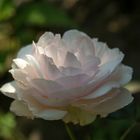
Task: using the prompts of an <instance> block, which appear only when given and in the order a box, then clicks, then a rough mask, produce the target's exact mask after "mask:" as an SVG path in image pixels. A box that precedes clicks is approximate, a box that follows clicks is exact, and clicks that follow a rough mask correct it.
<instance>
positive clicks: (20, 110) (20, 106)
mask: <svg viewBox="0 0 140 140" xmlns="http://www.w3.org/2000/svg"><path fill="white" fill-rule="evenodd" d="M10 110H11V111H12V112H14V113H15V114H16V115H18V116H26V117H29V118H33V114H32V112H31V111H30V110H29V108H28V106H27V104H26V103H24V102H23V101H18V100H14V101H13V102H12V104H11V107H10Z"/></svg>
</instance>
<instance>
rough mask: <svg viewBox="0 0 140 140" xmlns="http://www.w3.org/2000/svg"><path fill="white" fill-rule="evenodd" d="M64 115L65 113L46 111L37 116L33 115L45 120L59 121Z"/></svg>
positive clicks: (52, 110) (53, 110)
mask: <svg viewBox="0 0 140 140" xmlns="http://www.w3.org/2000/svg"><path fill="white" fill-rule="evenodd" d="M66 113H67V112H66V111H61V110H55V109H46V110H44V111H41V112H39V113H38V114H35V116H36V117H39V118H43V119H45V120H59V119H62V118H63V117H64V116H65V114H66Z"/></svg>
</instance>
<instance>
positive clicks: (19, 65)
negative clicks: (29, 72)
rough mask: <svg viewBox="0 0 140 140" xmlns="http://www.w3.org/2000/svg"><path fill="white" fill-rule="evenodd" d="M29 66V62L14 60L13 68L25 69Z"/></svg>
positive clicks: (19, 59)
mask: <svg viewBox="0 0 140 140" xmlns="http://www.w3.org/2000/svg"><path fill="white" fill-rule="evenodd" d="M27 65H29V63H28V62H27V61H25V60H24V59H21V58H16V59H13V68H18V69H24V68H26V67H27Z"/></svg>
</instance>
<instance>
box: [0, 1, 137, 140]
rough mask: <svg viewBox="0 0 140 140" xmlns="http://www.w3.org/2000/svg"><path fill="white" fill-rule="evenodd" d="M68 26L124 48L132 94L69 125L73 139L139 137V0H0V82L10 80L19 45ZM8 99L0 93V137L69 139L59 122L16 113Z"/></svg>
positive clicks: (7, 139) (132, 139)
mask: <svg viewBox="0 0 140 140" xmlns="http://www.w3.org/2000/svg"><path fill="white" fill-rule="evenodd" d="M73 28H76V29H79V30H81V31H83V32H86V33H87V34H89V35H90V36H91V37H96V38H99V40H100V41H103V42H107V44H108V45H109V47H110V48H115V47H117V48H119V49H120V50H121V51H122V52H124V53H125V59H124V61H123V63H124V64H127V65H129V66H131V67H133V68H134V75H133V80H132V82H130V83H129V84H128V85H126V87H127V88H128V89H129V90H130V91H131V92H132V93H133V95H134V96H135V100H134V102H133V103H131V104H130V105H129V106H127V107H125V108H123V109H121V110H119V111H117V112H115V113H112V114H110V115H109V116H108V117H107V118H104V119H100V118H98V119H97V120H96V121H95V122H93V124H92V125H89V126H85V127H80V126H78V125H76V126H73V125H72V124H69V127H70V128H71V129H72V130H73V132H74V134H75V136H76V137H77V140H140V123H139V122H140V95H139V92H140V64H139V63H140V0H0V86H1V85H2V84H4V83H6V82H9V81H11V80H12V77H11V75H10V74H9V73H8V70H9V69H10V66H11V62H12V59H13V58H15V57H16V54H17V51H18V50H19V49H20V48H21V47H22V46H25V45H27V44H30V43H32V41H33V40H34V41H35V42H36V41H37V40H38V38H39V36H40V35H41V34H42V33H44V32H45V31H52V32H54V33H61V34H63V33H64V32H65V31H66V30H69V29H73ZM11 101H12V100H11V99H10V98H8V97H5V96H4V95H2V94H0V140H70V139H69V137H68V134H67V132H66V130H65V125H64V123H63V122H61V121H51V122H50V121H44V120H41V119H35V120H29V119H27V118H24V117H16V116H15V115H14V114H12V113H10V112H9V106H10V103H11Z"/></svg>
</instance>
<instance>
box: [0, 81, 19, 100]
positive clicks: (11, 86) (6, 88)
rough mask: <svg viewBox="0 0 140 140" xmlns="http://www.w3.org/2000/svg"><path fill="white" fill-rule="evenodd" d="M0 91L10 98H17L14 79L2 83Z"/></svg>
mask: <svg viewBox="0 0 140 140" xmlns="http://www.w3.org/2000/svg"><path fill="white" fill-rule="evenodd" d="M0 91H1V92H2V93H3V94H4V95H6V96H8V97H10V98H14V99H17V85H16V82H15V81H12V82H9V83H6V84H4V85H3V86H2V87H1V88H0Z"/></svg>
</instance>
